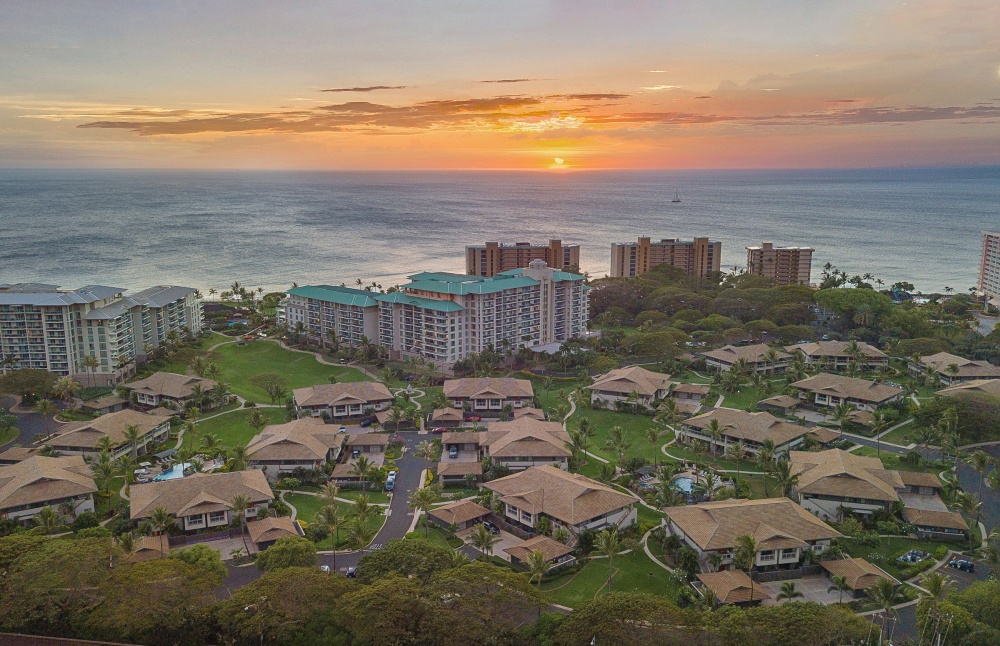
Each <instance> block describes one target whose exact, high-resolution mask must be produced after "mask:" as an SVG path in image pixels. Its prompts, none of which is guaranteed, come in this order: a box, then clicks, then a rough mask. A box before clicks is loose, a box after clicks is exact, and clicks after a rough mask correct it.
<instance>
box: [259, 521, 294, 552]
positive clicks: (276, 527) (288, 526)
mask: <svg viewBox="0 0 1000 646" xmlns="http://www.w3.org/2000/svg"><path fill="white" fill-rule="evenodd" d="M247 534H249V535H250V542H251V543H253V546H254V547H255V548H256V550H257V551H258V552H263V551H264V550H266V549H267V548H269V547H271V546H272V545H274V544H275V543H276V542H277V541H278V540H280V539H282V538H287V537H289V536H296V537H300V536H302V535H303V533H302V527H301V526H300V525H299V524H298V523H297V522H295V521H294V520H292V519H291V518H289V517H288V516H268V517H267V518H261V519H259V520H251V521H250V522H249V523H247Z"/></svg>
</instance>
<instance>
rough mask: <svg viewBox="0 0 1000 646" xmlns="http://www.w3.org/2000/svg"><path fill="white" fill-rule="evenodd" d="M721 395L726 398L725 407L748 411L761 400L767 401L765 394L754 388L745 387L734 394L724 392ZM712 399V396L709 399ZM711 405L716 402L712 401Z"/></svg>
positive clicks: (723, 403) (723, 402)
mask: <svg viewBox="0 0 1000 646" xmlns="http://www.w3.org/2000/svg"><path fill="white" fill-rule="evenodd" d="M713 392H714V391H713ZM721 394H722V395H724V396H725V399H724V400H723V401H722V405H723V407H725V408H738V409H740V410H747V408H749V407H750V406H752V405H754V404H756V403H757V402H759V401H760V400H761V399H765V397H764V395H763V393H761V392H760V391H758V390H757V389H756V388H754V387H753V386H743V387H742V388H740V389H739V390H737V391H736V392H734V393H728V392H723V393H721ZM711 398H712V395H709V396H708V399H711ZM711 403H713V404H714V403H715V402H714V401H712V402H711Z"/></svg>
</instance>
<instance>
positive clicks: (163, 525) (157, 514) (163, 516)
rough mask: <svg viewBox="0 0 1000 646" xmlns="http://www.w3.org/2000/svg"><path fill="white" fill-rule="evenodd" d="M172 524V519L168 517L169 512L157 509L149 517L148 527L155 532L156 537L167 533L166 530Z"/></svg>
mask: <svg viewBox="0 0 1000 646" xmlns="http://www.w3.org/2000/svg"><path fill="white" fill-rule="evenodd" d="M173 522H174V519H173V518H171V517H170V512H168V511H167V508H166V507H157V508H156V509H154V510H153V512H152V513H151V514H150V515H149V525H150V527H152V528H153V531H154V532H156V535H157V536H159V535H161V534H163V532H165V531H167V528H168V527H170V525H172V524H173Z"/></svg>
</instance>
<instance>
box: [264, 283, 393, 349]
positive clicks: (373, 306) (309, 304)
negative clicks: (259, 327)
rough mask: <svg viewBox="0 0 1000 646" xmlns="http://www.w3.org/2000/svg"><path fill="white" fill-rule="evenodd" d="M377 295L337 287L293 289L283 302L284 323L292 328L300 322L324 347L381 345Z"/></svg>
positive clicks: (350, 288) (296, 327)
mask: <svg viewBox="0 0 1000 646" xmlns="http://www.w3.org/2000/svg"><path fill="white" fill-rule="evenodd" d="M375 296H377V293H376V292H370V291H368V290H364V289H354V288H352V287H344V286H342V285H341V286H336V285H303V286H301V287H293V288H292V289H290V290H288V292H287V293H286V297H285V300H284V301H283V302H282V307H283V311H284V314H283V316H282V322H283V323H285V324H286V325H287V326H288V329H290V330H295V329H298V325H299V323H301V324H302V329H303V331H304V332H305V335H306V336H307V337H308V338H309V340H310V341H312V342H314V343H318V344H321V345H324V346H327V345H331V344H332V343H333V341H336V342H337V343H343V344H345V345H350V346H360V345H363V343H364V342H365V340H366V339H367V340H368V341H369V342H370V343H377V342H378V337H379V331H378V317H379V314H378V310H379V308H378V301H376V300H375Z"/></svg>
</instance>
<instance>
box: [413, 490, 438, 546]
mask: <svg viewBox="0 0 1000 646" xmlns="http://www.w3.org/2000/svg"><path fill="white" fill-rule="evenodd" d="M439 499H440V496H438V494H437V492H436V491H435V490H434V489H432V488H430V487H420V488H419V489H417V490H416V491H414V492H413V495H412V496H410V503H409V505H410V509H413V510H414V511H416V512H417V514H418V515H419V514H422V513H423V514H426V513H427V512H428V511H430V509H431V505H433V504H434V503H435V502H437V501H438V500H439ZM429 531H430V530H429V527H428V520H427V519H426V518H425V519H424V537H425V538H426V537H427V535H428V532H429Z"/></svg>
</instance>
